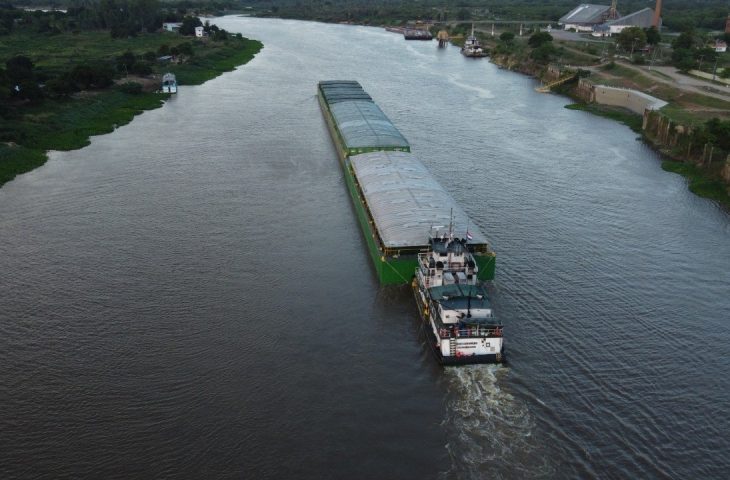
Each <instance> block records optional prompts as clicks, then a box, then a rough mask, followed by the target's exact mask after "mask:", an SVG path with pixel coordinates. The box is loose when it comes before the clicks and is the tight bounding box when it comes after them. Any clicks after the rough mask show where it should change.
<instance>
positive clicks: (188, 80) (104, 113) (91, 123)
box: [0, 37, 263, 188]
mask: <svg viewBox="0 0 730 480" xmlns="http://www.w3.org/2000/svg"><path fill="white" fill-rule="evenodd" d="M229 42H230V43H229V44H226V45H225V46H221V47H220V48H221V49H222V51H221V52H219V53H218V54H217V55H216V58H214V59H209V58H202V59H199V58H196V57H194V58H193V59H192V60H191V61H190V62H189V63H183V64H179V65H170V66H169V68H168V71H170V72H172V73H175V75H176V76H177V77H178V81H179V83H181V84H182V85H183V86H188V85H191V86H194V85H202V84H203V83H205V82H207V81H208V80H212V79H214V78H216V77H218V76H220V75H222V74H223V73H226V72H230V71H233V70H235V69H236V68H238V67H240V66H242V65H245V64H247V63H248V62H249V61H251V60H252V59H253V58H254V57H255V56H256V55H257V54H258V53H259V52H260V51H261V49H262V48H263V44H262V43H261V42H260V41H258V40H252V39H248V38H245V37H242V38H239V39H231V40H229ZM169 97H170V94H166V93H156V92H155V93H127V92H124V91H121V90H120V89H119V88H116V87H112V88H109V89H105V90H101V91H86V92H80V94H78V95H76V96H75V97H74V98H72V99H67V100H63V101H49V102H48V103H46V104H42V105H39V106H37V107H28V110H27V111H25V112H24V113H23V117H22V122H25V123H27V124H28V125H27V128H26V129H25V131H24V136H25V140H26V141H23V142H22V143H20V142H3V143H0V188H2V186H3V185H4V184H5V183H7V182H9V181H11V180H13V179H14V178H15V177H16V176H18V175H21V174H23V173H27V172H30V171H32V170H34V169H36V168H38V167H41V166H42V165H44V164H45V163H46V161H47V160H48V152H49V151H51V150H58V151H71V150H78V149H80V148H83V147H85V146H87V145H89V143H90V142H91V137H92V136H96V135H105V134H108V133H111V132H113V131H114V130H115V129H116V128H118V127H120V126H122V125H126V124H128V123H130V122H131V121H132V120H134V118H135V117H136V116H137V115H139V114H141V113H143V112H145V111H147V110H153V109H156V108H160V107H162V106H164V104H165V101H166V100H167V99H168V98H169ZM50 117H53V118H54V121H55V123H56V126H57V129H51V130H50V131H48V127H47V126H46V127H45V129H46V131H45V132H44V131H43V125H44V124H45V123H46V121H47V120H48V118H50ZM36 118H37V120H36ZM34 122H35V123H34ZM34 127H37V128H34Z"/></svg>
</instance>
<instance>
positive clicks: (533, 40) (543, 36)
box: [527, 32, 553, 48]
mask: <svg viewBox="0 0 730 480" xmlns="http://www.w3.org/2000/svg"><path fill="white" fill-rule="evenodd" d="M552 41H553V36H552V35H550V34H549V33H548V32H537V33H533V34H532V35H531V36H530V39H529V40H527V44H528V45H529V46H531V47H532V48H538V47H539V46H541V45H543V44H545V43H547V42H552Z"/></svg>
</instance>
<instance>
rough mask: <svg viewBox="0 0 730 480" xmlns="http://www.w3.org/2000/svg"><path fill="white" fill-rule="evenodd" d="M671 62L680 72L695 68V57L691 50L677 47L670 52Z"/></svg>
mask: <svg viewBox="0 0 730 480" xmlns="http://www.w3.org/2000/svg"><path fill="white" fill-rule="evenodd" d="M672 64H673V65H674V66H675V67H677V68H678V69H679V70H680V71H682V72H688V71H690V70H692V69H693V68H695V59H694V55H693V53H692V50H690V49H688V48H679V49H676V50H674V51H673V52H672Z"/></svg>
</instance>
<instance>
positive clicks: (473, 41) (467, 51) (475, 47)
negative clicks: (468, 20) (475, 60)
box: [461, 23, 487, 57]
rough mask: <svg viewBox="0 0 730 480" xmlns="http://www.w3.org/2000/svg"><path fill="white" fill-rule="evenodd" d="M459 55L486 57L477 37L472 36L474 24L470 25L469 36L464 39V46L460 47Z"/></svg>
mask: <svg viewBox="0 0 730 480" xmlns="http://www.w3.org/2000/svg"><path fill="white" fill-rule="evenodd" d="M461 53H462V54H463V55H464V56H465V57H486V56H487V52H485V51H484V48H482V44H481V43H480V42H479V40H478V39H477V37H476V36H475V35H474V24H473V23H472V24H471V35H469V36H468V37H466V40H465V41H464V46H463V47H461Z"/></svg>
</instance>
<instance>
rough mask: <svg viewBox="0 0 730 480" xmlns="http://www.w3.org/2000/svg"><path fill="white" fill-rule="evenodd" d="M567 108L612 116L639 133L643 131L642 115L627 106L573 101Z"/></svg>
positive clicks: (602, 115) (607, 116) (611, 117)
mask: <svg viewBox="0 0 730 480" xmlns="http://www.w3.org/2000/svg"><path fill="white" fill-rule="evenodd" d="M565 108H567V109H568V110H582V111H584V112H590V113H592V114H594V115H599V116H601V117H606V118H610V119H612V120H616V121H618V122H621V123H623V124H624V125H626V126H627V127H629V128H630V129H631V130H633V131H635V132H637V133H639V132H641V124H642V120H643V119H642V118H641V115H637V114H635V113H634V112H632V111H630V110H626V109H625V108H619V107H611V106H607V105H599V104H597V103H573V104H570V105H566V106H565Z"/></svg>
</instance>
